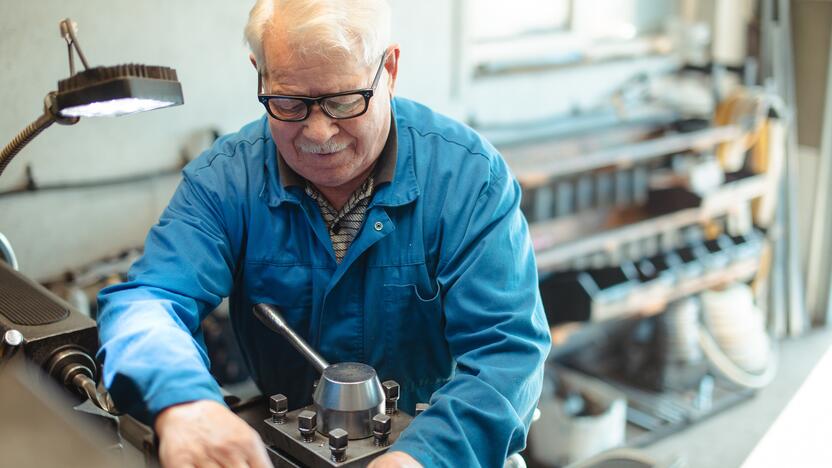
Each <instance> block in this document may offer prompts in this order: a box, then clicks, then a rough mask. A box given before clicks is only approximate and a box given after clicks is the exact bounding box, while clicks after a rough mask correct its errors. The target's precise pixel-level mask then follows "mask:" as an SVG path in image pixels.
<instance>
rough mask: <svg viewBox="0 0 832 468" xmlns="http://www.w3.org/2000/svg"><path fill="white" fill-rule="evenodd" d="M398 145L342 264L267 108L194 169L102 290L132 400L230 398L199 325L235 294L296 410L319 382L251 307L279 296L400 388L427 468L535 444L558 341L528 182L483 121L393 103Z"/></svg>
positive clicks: (267, 372)
mask: <svg viewBox="0 0 832 468" xmlns="http://www.w3.org/2000/svg"><path fill="white" fill-rule="evenodd" d="M392 109H393V115H394V118H395V121H396V129H397V132H398V133H397V139H398V152H397V161H396V167H395V175H394V178H393V181H392V182H391V183H388V184H380V185H379V186H378V187H377V189H376V192H375V194H374V196H373V198H372V200H371V202H370V204H369V207H368V209H367V217H366V220H365V222H364V224H363V226H362V228H361V229H360V231H359V233H358V235H357V237H356V238H355V240H354V241H353V243H352V245H351V246H350V248H349V250H348V252H347V254H346V256H345V258H344V259H343V261H342V262H341V263H340V264H339V263H337V262H336V260H335V255H334V253H333V249H332V244H331V241H330V238H329V235H328V232H327V227H326V226H325V224H324V221H323V219H322V217H321V215H320V212H319V209H318V206H317V204H316V202H315V201H314V200H312V199H311V198H310V197H309V196H308V195H306V194H305V193H304V191H303V189H302V188H301V187H294V186H287V187H283V186H282V185H281V184H280V182H279V175H278V164H277V155H276V148H275V143H274V140H273V139H272V135H271V133H270V131H269V127H268V122H267V120H266V118H265V117H264V118H262V119H260V120H258V121H255V122H253V123H251V124H249V125H247V126H245V127H243V128H242V129H241V130H240V131H239V132H237V133H235V134H232V135H228V136H225V137H222V138H220V139H219V140H217V142H216V143H215V144H214V145H213V147H212V148H211V149H210V150H208V151H206V152H205V153H204V154H202V155H201V156H200V157H199V158H197V159H195V160H194V161H193V162H191V163H190V164H188V166H187V167H186V168H185V170H184V171H183V180H182V182H181V183H180V185H179V187H178V189H177V191H176V193H175V195H174V196H173V199H172V200H171V202H170V204H169V206H168V207H167V209H166V210H165V211H164V213H163V214H162V216H161V218H160V220H159V223H158V224H157V225H156V226H154V227H153V228H152V229H151V231H150V233H149V234H148V237H147V240H146V244H145V251H144V255H143V256H142V257H141V259H139V260H138V261H137V262H136V264H135V265H133V267H132V268H131V270H130V272H129V276H128V281H127V282H125V283H123V284H119V285H115V286H111V287H108V288H106V289H104V290H102V291H101V293H100V296H99V303H100V315H99V318H98V325H99V331H100V336H101V351H100V352H99V357H100V358H101V359H102V360H103V362H104V372H103V375H104V383H105V385H106V387H107V388H109V390H110V392H111V393H112V395H113V397H114V399H115V401H116V403H117V404H118V406H119V407H120V408H121V409H123V410H126V411H128V412H130V413H131V414H134V415H137V416H138V417H139V418H140V419H143V420H145V421H148V422H150V421H152V419H153V417H154V416H155V415H156V414H158V413H159V412H160V411H161V410H163V409H164V408H166V407H168V406H170V405H173V404H177V403H182V402H187V401H193V400H199V399H211V400H216V401H222V398H221V396H220V390H219V387H218V385H217V383H216V381H215V380H214V379H213V378H212V377H211V375H210V374H209V372H208V368H209V362H208V357H207V354H206V351H205V344H204V341H203V338H202V332H201V330H200V322H201V321H202V319H203V318H204V317H205V315H206V314H208V313H209V312H211V311H212V310H213V309H214V308H215V307H217V305H218V304H219V303H220V301H221V300H222V299H223V298H224V297H229V298H230V304H231V321H232V324H233V327H234V331H235V333H236V336H237V338H238V341H239V343H240V346H241V348H242V352H243V355H244V358H245V360H246V362H247V364H248V366H249V369H250V371H251V373H252V375H253V378H254V380H255V382H256V383H257V384H258V386H259V387H260V389H261V390H262V391H263V392H264V393H265V394H267V395H268V394H275V393H283V394H285V395H286V396H287V397H288V399H289V403H290V407H292V408H295V407H299V406H302V405H306V404H309V403H310V402H311V395H312V384H313V381H314V379H315V378H316V377H317V376H316V374H315V373H314V371H313V369H312V367H311V366H310V365H309V364H308V363H307V362H306V361H305V360H304V359H303V358H302V357H301V356H300V355H299V354H298V353H297V352H296V351H295V350H294V349H292V348H291V346H290V345H289V343H287V341H286V340H285V339H284V338H282V337H280V336H278V335H276V334H275V333H273V332H271V331H269V330H268V329H267V328H266V327H265V326H263V325H262V324H261V323H260V322H259V321H258V320H257V319H256V318H255V316H254V315H253V313H252V306H253V305H254V304H256V303H260V302H265V303H270V304H276V305H277V306H278V307H279V308H280V309H281V310H282V312H283V315H284V317H285V318H286V320H287V322H288V323H289V324H290V326H291V327H292V328H293V329H294V330H295V331H297V332H298V333H299V334H300V335H301V336H302V337H303V338H305V339H306V340H307V341H308V342H309V343H310V344H311V345H312V347H314V348H315V349H317V350H318V351H319V352H320V354H321V355H322V356H323V357H324V358H325V359H326V360H328V361H329V362H331V363H337V362H347V361H352V362H363V363H366V364H369V365H371V366H373V367H374V368H375V369H376V370H377V372H378V375H379V377H380V378H381V379H382V380H386V379H393V380H395V381H397V382H398V383H399V384H400V386H401V400H400V408H402V409H403V410H404V411H407V412H409V413H410V414H413V410H414V406H415V404H416V403H418V402H429V403H430V405H431V406H430V408H429V409H428V410H427V411H425V412H424V413H423V414H422V415H420V416H419V417H418V418H416V419H415V420H414V422H413V423H412V425H411V426H410V427H409V428H408V429H407V431H406V432H405V433H404V434H402V436H401V437H400V438H399V440H398V441H396V442H395V445H394V446H393V447H392V450H402V451H405V452H407V453H409V454H410V455H412V456H413V457H414V458H416V459H417V460H419V461H420V462H421V463H423V464H424V465H426V466H456V467H459V466H477V465H482V466H500V465H502V463H503V460H505V459H506V457H507V456H508V455H510V454H511V453H513V452H516V451H519V450H521V449H522V448H523V446H524V444H525V440H526V434H527V431H528V427H529V424H530V421H531V417H532V412H533V410H534V408H535V406H536V403H537V399H538V398H539V396H540V390H541V382H542V374H543V362H544V360H545V358H546V356H547V354H548V351H549V347H550V337H549V331H548V326H547V324H546V319H545V316H544V314H543V309H542V305H541V301H540V295H539V292H538V282H537V281H538V279H537V271H536V267H535V261H534V254H533V250H532V245H531V242H530V238H529V231H528V226H527V223H526V221H525V219H524V218H523V216H522V214H521V212H520V209H519V205H520V187H519V185H518V183H517V182H516V180H515V179H514V178H513V176H512V175H511V173H510V172H509V169H508V167H507V166H506V163H505V162H504V160H503V159H502V158H501V157H500V155H499V154H498V152H497V151H496V150H495V149H494V147H493V146H491V145H490V144H489V143H488V142H486V141H485V140H484V139H483V138H482V137H480V136H479V135H478V134H477V133H475V132H474V131H473V130H471V129H470V128H468V127H466V126H464V125H462V124H460V123H458V122H455V121H453V120H451V119H448V118H446V117H443V116H441V115H439V114H436V113H434V112H433V111H431V110H429V109H428V108H426V107H424V106H422V105H420V104H417V103H414V102H412V101H408V100H404V99H400V98H396V99H394V101H393V107H392Z"/></svg>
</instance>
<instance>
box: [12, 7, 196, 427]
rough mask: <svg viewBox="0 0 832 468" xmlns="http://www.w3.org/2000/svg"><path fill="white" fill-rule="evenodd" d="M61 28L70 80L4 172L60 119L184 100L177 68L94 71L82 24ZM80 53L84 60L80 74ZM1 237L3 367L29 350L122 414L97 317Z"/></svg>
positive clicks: (80, 391) (22, 138)
mask: <svg viewBox="0 0 832 468" xmlns="http://www.w3.org/2000/svg"><path fill="white" fill-rule="evenodd" d="M60 30H61V36H62V37H63V38H64V40H66V43H67V50H68V53H69V72H70V77H69V78H67V79H65V80H61V81H59V82H58V90H57V91H52V92H50V93H48V94H47V95H46V98H45V100H44V111H43V115H41V116H40V117H39V118H38V119H37V120H36V121H35V122H33V123H32V124H31V125H29V126H28V127H26V129H25V130H23V131H22V132H20V133H19V134H18V135H17V136H16V137H15V138H14V139H13V140H12V141H11V143H9V144H8V145H6V146H5V147H4V148H3V150H2V152H0V175H2V173H3V170H4V169H5V168H6V166H8V164H9V162H11V160H12V158H14V157H15V155H17V153H19V152H20V150H21V149H23V147H24V146H26V144H28V143H29V142H30V141H32V139H34V138H35V137H36V136H38V135H39V134H40V132H42V131H43V130H45V129H46V128H47V127H49V126H50V125H52V124H53V123H55V122H57V123H59V124H63V125H72V124H75V123H78V120H79V119H80V118H81V117H106V116H119V115H125V114H131V113H135V112H141V111H146V110H153V109H159V108H162V107H169V106H175V105H179V104H182V103H183V98H182V87H181V85H180V84H179V81H177V78H176V71H175V70H173V69H172V68H167V67H158V66H146V65H137V64H128V65H116V66H111V67H95V68H90V66H89V64H88V63H87V59H86V58H85V57H84V54H83V52H82V51H81V47H80V46H79V45H78V38H77V37H76V25H75V23H73V22H72V21H71V20H69V19H64V20H63V21H61V23H60ZM73 51H74V52H75V53H77V54H78V57H79V58H80V59H81V62H82V63H83V65H84V70H83V71H81V72H78V73H76V72H75V61H74V58H73ZM0 241H2V242H0V366H2V365H3V364H4V362H7V361H9V360H11V359H12V358H13V357H14V356H16V355H25V357H26V358H28V360H29V361H30V362H34V363H35V364H37V365H38V367H40V368H41V369H42V370H44V371H46V374H48V375H49V376H51V377H52V378H54V379H56V380H57V381H58V382H59V383H61V384H63V385H64V386H65V387H66V388H67V389H69V390H70V391H72V392H73V393H75V394H76V395H78V396H80V397H82V398H89V400H90V401H92V402H93V403H94V404H95V405H96V406H98V407H99V408H101V409H103V410H104V411H107V412H110V413H115V408H114V406H113V404H112V400H110V398H109V395H107V394H106V393H101V392H100V391H99V390H98V389H97V388H96V382H97V381H98V375H99V371H98V369H97V365H96V362H95V359H94V358H93V356H95V352H96V351H97V349H98V332H97V330H96V327H95V322H94V321H93V320H92V319H90V318H89V317H86V316H84V315H83V314H81V313H80V312H79V311H77V310H75V309H74V308H72V307H71V306H69V304H67V303H66V302H64V301H63V300H61V299H60V298H58V297H57V296H55V295H54V294H52V293H51V292H49V291H48V290H47V289H46V288H44V287H42V286H41V285H40V284H38V283H36V282H35V281H32V280H31V279H29V278H27V277H25V276H24V275H22V274H21V273H19V272H17V271H16V270H17V268H16V264H15V263H16V262H15V259H14V252H13V251H12V250H11V246H10V245H9V244H8V242H7V241H6V240H5V238H4V237H3V236H2V235H0ZM18 351H22V352H18Z"/></svg>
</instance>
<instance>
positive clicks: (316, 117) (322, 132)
mask: <svg viewBox="0 0 832 468" xmlns="http://www.w3.org/2000/svg"><path fill="white" fill-rule="evenodd" d="M304 123H305V125H304V127H303V136H304V137H306V138H307V139H308V140H309V141H314V142H316V143H323V142H326V141H329V139H330V138H332V137H333V136H335V135H336V134H337V133H338V131H339V129H338V125H337V124H336V123H335V119H332V118H330V117H329V116H328V115H326V114H324V112H323V111H322V110H321V108H320V106H318V105H314V106H312V110H311V112H310V113H309V117H307V119H306V122H304Z"/></svg>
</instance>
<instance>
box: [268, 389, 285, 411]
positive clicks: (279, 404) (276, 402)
mask: <svg viewBox="0 0 832 468" xmlns="http://www.w3.org/2000/svg"><path fill="white" fill-rule="evenodd" d="M288 409H289V400H288V399H287V398H286V395H284V394H282V393H278V394H276V395H272V396H271V398H269V410H270V411H271V412H272V413H277V412H280V411H286V410H288Z"/></svg>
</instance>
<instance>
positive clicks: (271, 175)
mask: <svg viewBox="0 0 832 468" xmlns="http://www.w3.org/2000/svg"><path fill="white" fill-rule="evenodd" d="M391 104H392V105H391V109H392V112H393V118H394V122H395V125H391V126H390V130H391V131H395V132H397V134H396V139H395V141H396V146H397V149H396V155H395V160H394V175H393V180H392V182H390V183H389V184H383V185H380V186H379V187H378V188H377V189H376V194H375V195H374V196H373V200H372V202H371V203H370V206H371V207H372V206H375V205H379V206H401V205H406V204H408V203H410V202H412V201H414V200H416V199H417V198H418V197H419V194H420V191H419V184H418V181H417V180H416V168H415V165H416V159H415V157H414V155H413V144H412V141H411V140H410V139H409V138H407V135H403V134H402V124H403V122H402V118H401V116H400V115H399V114H398V112H397V111H396V100H395V99H393V101H392V103H391ZM261 122H262V132H263V136H264V138H265V140H266V145H265V146H266V148H265V151H266V154H265V176H266V177H265V181H264V184H263V188H262V190H261V191H260V198H261V199H263V200H266V203H268V205H269V206H270V207H276V206H278V205H280V204H281V203H283V202H292V203H296V204H300V196H301V194H302V193H303V187H298V186H295V185H289V186H285V187H284V185H283V184H282V183H281V179H280V175H279V174H280V169H281V168H282V166H285V164H279V162H278V155H277V147H276V146H275V144H274V140H273V139H272V134H271V130H270V129H269V122H268V116H265V115H264V116H263V117H262V119H261ZM403 137H404V138H403Z"/></svg>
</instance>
